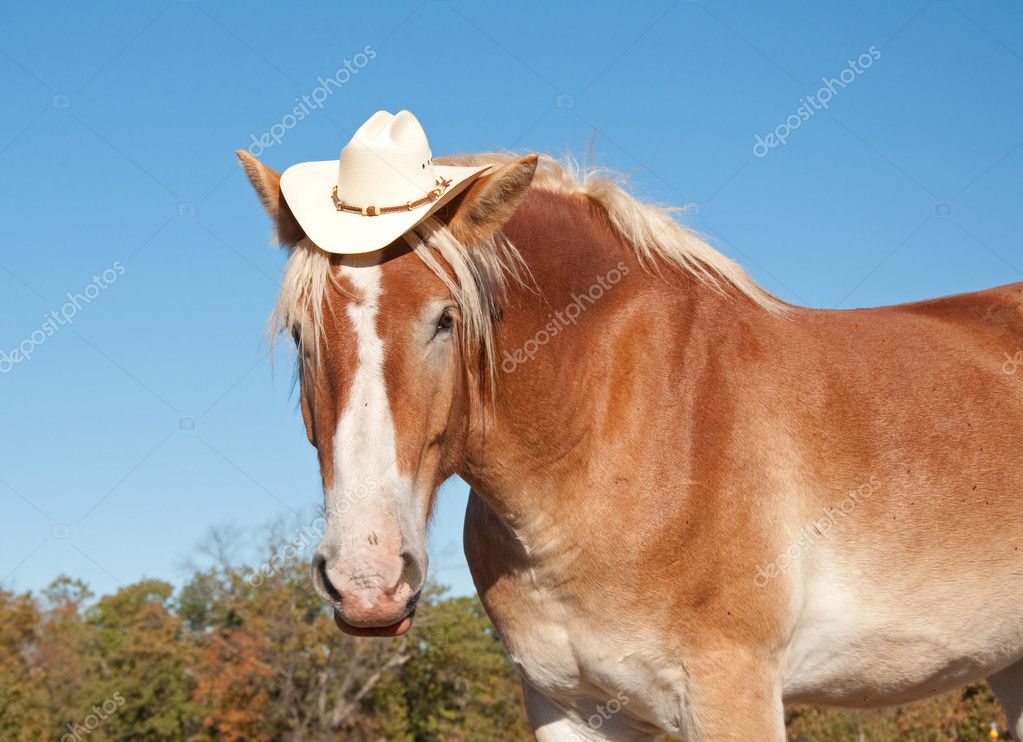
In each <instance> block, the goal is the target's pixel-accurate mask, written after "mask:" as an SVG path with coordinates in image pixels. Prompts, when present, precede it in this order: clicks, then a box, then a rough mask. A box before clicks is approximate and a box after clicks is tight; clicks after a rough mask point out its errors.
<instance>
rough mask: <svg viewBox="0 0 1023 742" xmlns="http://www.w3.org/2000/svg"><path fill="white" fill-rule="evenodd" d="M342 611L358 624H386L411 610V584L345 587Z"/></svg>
mask: <svg viewBox="0 0 1023 742" xmlns="http://www.w3.org/2000/svg"><path fill="white" fill-rule="evenodd" d="M339 594H340V595H341V606H340V608H339V613H340V614H341V617H342V618H344V620H345V621H347V622H348V623H350V624H352V625H354V626H386V625H389V624H393V623H396V622H398V621H400V620H401V619H403V618H405V616H407V615H408V614H409V612H410V611H411V608H412V606H410V605H409V601H410V600H411V599H412V588H410V587H409V586H408V584H407V583H404V582H403V583H401V584H399V585H398V586H397V587H390V588H380V587H370V588H355V589H352V590H341V591H339Z"/></svg>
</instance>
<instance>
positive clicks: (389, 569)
mask: <svg viewBox="0 0 1023 742" xmlns="http://www.w3.org/2000/svg"><path fill="white" fill-rule="evenodd" d="M238 155H239V157H240V159H241V162H242V166H243V168H244V170H245V172H246V173H247V175H248V178H249V180H250V181H251V183H252V185H253V187H254V188H255V190H256V192H257V194H258V196H259V198H260V199H261V201H262V203H263V205H264V207H265V209H266V211H267V212H268V214H269V216H270V217H271V220H272V222H273V224H274V227H275V230H276V235H277V238H278V241H279V242H280V243H281V244H283V245H284V246H285V247H286V249H287V251H288V258H287V264H286V267H285V269H284V274H283V280H282V286H281V292H280V296H279V299H278V302H277V305H276V308H275V310H274V312H273V318H272V323H273V326H274V327H275V328H277V329H279V330H281V331H283V332H287V333H290V334H291V335H292V336H293V337H294V339H295V342H296V347H297V356H298V369H297V376H298V379H299V387H300V405H301V410H302V416H303V419H304V421H305V426H306V432H307V434H308V437H309V441H310V442H311V443H312V445H313V446H315V448H316V451H317V455H318V459H319V465H320V471H321V475H322V480H323V489H324V500H325V511H326V514H327V524H326V528H325V530H324V534H323V540H322V543H321V544H320V545H319V546H318V548H317V550H316V553H315V556H314V558H313V565H312V570H313V583H314V585H315V589H316V590H317V592H318V593H319V594H320V595H321V596H322V597H323V599H324V600H325V601H326V602H327V604H328V605H329V606H330V607H331V608H332V609H333V611H334V617H335V621H336V623H337V625H338V627H339V628H340V629H342V630H344V631H347V632H349V633H352V634H356V635H370V636H396V635H399V634H402V633H404V632H405V631H407V630H408V629H409V627H410V626H411V624H412V620H413V617H414V613H415V606H416V601H417V599H418V596H419V592H420V590H421V589H422V586H423V583H424V580H425V579H426V574H427V557H426V549H425V532H426V528H427V523H428V520H429V517H430V512H431V508H432V506H433V502H434V497H435V493H436V491H437V488H438V486H439V485H440V484H441V483H442V482H444V481H445V480H446V479H448V478H449V477H450V476H452V475H454V474H458V475H459V476H461V477H462V478H463V479H464V480H465V481H466V482H467V483H468V484H469V485H470V487H471V493H470V497H469V503H468V507H467V510H466V516H465V526H464V547H465V553H466V557H467V560H468V564H469V567H470V571H471V573H472V577H473V581H474V583H475V585H476V589H477V591H478V593H479V596H480V599H481V601H482V604H483V606H484V608H485V609H486V612H487V614H488V615H489V616H490V618H491V620H492V622H493V624H494V627H495V628H496V630H497V633H498V635H499V637H500V639H501V641H502V642H503V644H504V647H505V648H506V650H507V652H508V654H509V656H510V658H511V660H512V662H513V663H514V664H515V666H516V668H517V669H518V671H519V673H520V675H521V682H522V688H523V695H524V700H525V705H526V710H527V715H528V719H529V723H530V726H531V728H532V730H533V732H534V734H535V736H536V739H538V740H542V741H557V742H564V741H572V740H640V739H650V738H653V737H654V736H656V735H658V734H662V733H667V734H669V735H672V736H676V737H682V738H684V739H687V740H690V742H698V741H701V740H733V739H734V740H751V739H756V740H783V739H785V724H784V704H786V703H813V704H828V705H839V706H846V707H874V706H879V705H887V704H896V703H904V702H909V701H913V700H916V699H920V698H924V697H926V696H930V695H933V694H937V693H941V692H944V691H947V690H949V689H952V688H955V687H958V686H960V685H962V684H965V683H967V682H972V681H975V680H979V679H986V680H987V682H988V683H989V685H990V687H991V688H992V690H993V691H994V693H995V695H996V696H997V698H998V699H999V701H1000V703H1001V704H1002V706H1003V708H1004V710H1005V714H1006V716H1007V718H1008V720H1009V723H1010V725H1011V728H1012V730H1013V731H1014V733H1015V735H1016V738H1017V739H1023V457H1021V450H1023V373H1016V367H1017V366H1019V365H1023V364H1018V363H1015V360H1014V359H1019V358H1020V357H1021V356H1020V349H1021V348H1023V284H1020V283H1017V284H1012V285H1005V286H1001V287H998V288H991V289H989V290H985V291H979V292H976V293H966V294H960V295H956V296H949V297H945V298H939V299H933V300H928V301H919V302H915V303H911V304H903V305H898V306H887V307H880V308H871V309H856V310H842V311H839V310H818V309H810V308H803V307H799V306H795V305H792V304H789V303H786V302H784V301H781V300H780V299H778V298H776V297H774V296H773V295H771V294H770V293H768V292H767V291H765V290H764V289H762V288H761V287H760V286H759V285H758V284H756V283H755V282H754V281H753V280H752V279H751V278H750V277H749V276H748V275H747V274H746V273H745V272H744V271H743V270H742V268H740V267H739V265H737V264H736V263H735V262H733V261H732V260H730V259H728V258H727V257H725V256H724V255H723V254H722V253H720V252H719V251H718V250H716V249H715V248H713V247H712V246H711V245H710V244H708V242H707V241H705V240H704V239H702V238H701V237H700V236H699V235H698V234H696V233H695V232H694V231H692V230H690V229H689V228H687V227H685V226H683V225H682V224H681V223H679V222H678V221H676V220H674V219H673V218H672V216H671V213H670V211H668V210H666V209H663V208H661V207H657V206H653V205H650V204H647V203H644V202H642V201H640V200H638V199H637V198H635V197H634V196H632V195H630V194H629V193H628V192H627V191H626V190H625V189H624V188H623V187H622V184H621V182H620V180H621V179H620V178H616V177H614V176H613V174H608V173H602V172H598V171H593V170H589V169H583V168H579V167H578V166H573V165H572V163H570V162H569V163H561V162H559V161H555V160H553V159H551V158H548V157H539V156H537V155H535V154H533V155H526V156H519V155H513V154H508V153H483V154H476V155H469V156H459V157H448V158H444V159H441V158H438V159H437V162H444V163H447V164H456V165H469V164H491V165H492V167H491V169H490V170H488V171H487V172H486V174H484V175H483V176H482V177H480V178H479V179H478V180H477V181H475V182H474V183H473V184H472V185H471V186H470V187H469V188H467V189H466V190H465V191H464V192H463V193H462V194H460V195H459V196H458V197H457V198H456V199H454V200H452V202H451V203H450V204H448V205H447V206H446V207H445V208H444V209H443V210H441V211H439V212H437V213H436V214H435V215H434V216H432V217H430V218H428V219H426V220H425V221H424V222H422V223H421V224H419V225H418V226H416V227H415V228H413V229H412V230H410V231H409V232H408V233H406V234H405V235H404V236H403V237H402V238H401V239H399V240H397V241H396V242H394V243H392V244H391V245H389V246H388V247H386V248H384V249H382V250H379V251H377V252H376V253H370V254H368V255H352V256H340V255H330V254H327V253H326V252H324V251H322V250H320V249H318V248H317V247H316V245H315V244H313V243H312V242H311V241H310V240H309V239H308V238H307V237H306V236H305V235H304V233H303V231H302V229H301V227H300V226H299V224H298V223H297V221H296V220H295V218H294V215H293V214H292V213H291V211H290V209H289V207H288V204H287V202H286V201H285V200H284V198H283V197H282V196H281V193H280V186H279V177H280V176H279V174H278V173H277V172H275V171H273V170H272V169H270V168H268V167H266V166H264V165H263V164H262V163H260V162H259V161H258V160H257V159H255V158H254V157H252V156H251V155H249V154H248V153H245V152H243V151H239V153H238ZM379 218H386V217H379Z"/></svg>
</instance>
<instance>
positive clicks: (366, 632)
mask: <svg viewBox="0 0 1023 742" xmlns="http://www.w3.org/2000/svg"><path fill="white" fill-rule="evenodd" d="M415 615H416V612H415V610H414V609H413V610H412V611H411V612H410V613H409V614H408V615H406V616H405V618H403V619H401V620H400V621H397V622H396V623H392V624H389V625H387V626H353V625H352V624H350V623H348V622H347V621H345V620H344V619H343V618H341V614H340V613H338V612H337V611H336V610H335V611H334V624H335V625H336V626H337V627H338V628H339V629H341V631H343V632H344V633H346V634H348V635H349V636H376V637H385V638H386V637H395V636H401V635H402V634H404V633H405V632H406V631H408V630H409V629H410V628H412V619H413V618H414V617H415Z"/></svg>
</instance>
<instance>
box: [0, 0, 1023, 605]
mask: <svg viewBox="0 0 1023 742" xmlns="http://www.w3.org/2000/svg"><path fill="white" fill-rule="evenodd" d="M0 12H2V17H3V22H2V23H0V94H2V99H3V116H0V174H2V179H3V180H2V186H0V218H2V221H3V225H4V235H3V238H4V240H5V244H4V247H3V248H2V250H0V316H2V317H3V319H2V321H0V351H2V352H3V353H4V354H6V355H0V372H2V373H0V409H2V410H3V415H4V418H3V420H4V423H5V424H4V425H3V426H2V429H0V513H2V515H0V584H2V585H4V586H5V587H7V588H12V587H13V588H17V589H36V588H39V587H41V586H43V585H45V584H46V583H47V582H49V581H50V580H51V579H52V578H53V577H54V576H56V575H57V574H59V573H61V572H65V573H69V574H72V575H75V576H79V577H82V578H84V579H86V580H88V581H89V582H90V583H91V584H92V585H93V586H94V588H95V589H97V590H99V591H109V590H112V589H115V588H116V587H117V585H118V584H127V583H129V582H131V581H134V580H136V579H138V578H140V577H142V576H155V577H163V578H168V579H171V580H173V581H179V580H180V579H181V578H182V577H183V575H184V574H185V572H184V571H183V568H182V563H183V561H184V560H185V559H187V558H188V557H190V556H192V555H193V553H194V550H195V546H196V544H197V543H198V542H199V541H200V540H201V539H202V538H203V537H204V535H205V534H206V533H207V532H208V531H209V529H210V528H211V527H214V526H223V525H225V524H229V525H231V526H232V527H234V528H235V529H237V530H238V531H239V532H240V533H241V534H242V539H243V545H244V541H245V540H246V539H251V540H255V539H256V538H257V537H258V534H259V532H260V529H261V528H262V527H263V526H264V524H266V523H267V522H269V521H272V520H275V519H277V518H280V517H282V516H285V517H287V518H289V519H292V520H293V521H294V522H296V523H301V522H302V521H303V519H305V522H308V521H309V520H311V515H310V514H311V513H312V512H313V509H314V508H315V507H316V506H317V504H318V503H319V502H320V498H321V494H320V491H319V481H318V473H317V468H316V463H315V457H314V452H313V450H312V449H311V447H310V446H309V445H308V443H307V442H306V440H305V435H304V432H303V428H302V422H301V416H300V414H299V412H298V410H297V408H296V398H295V396H294V395H292V394H291V359H290V355H289V352H288V349H287V348H286V347H284V346H283V344H282V346H281V352H279V353H278V361H277V363H276V369H272V368H271V365H270V361H269V358H268V356H267V352H268V349H269V347H268V344H267V343H266V342H264V340H263V327H264V321H265V317H266V315H267V313H268V311H269V309H270V307H271V305H272V303H273V300H274V296H275V291H276V286H277V281H278V276H279V275H280V270H281V267H282V265H283V256H282V254H281V253H280V252H279V251H277V250H276V249H274V248H273V247H271V246H270V245H269V238H268V232H269V224H268V221H267V219H266V217H265V216H264V215H263V213H262V211H261V209H260V207H259V205H258V203H257V201H256V199H255V197H254V196H253V194H252V193H251V191H250V188H249V185H248V183H247V182H246V181H245V179H244V177H243V176H242V174H241V173H240V171H239V170H238V168H237V165H236V162H235V158H234V155H233V154H232V151H233V150H234V149H235V148H237V147H245V146H248V145H249V144H250V143H251V142H252V140H253V137H255V138H256V139H259V138H260V137H262V136H263V135H264V133H269V132H271V131H275V132H277V133H278V134H280V136H278V137H277V138H278V139H279V142H274V143H273V145H272V146H271V147H269V148H266V149H265V151H264V152H263V153H262V157H263V159H264V161H265V162H266V163H267V164H269V165H271V166H273V167H276V168H278V169H284V168H285V167H287V166H288V165H290V164H293V163H295V162H302V161H307V160H320V159H329V158H332V157H335V156H336V155H337V152H338V150H339V148H340V147H341V146H343V145H344V144H345V142H346V141H347V140H348V138H349V136H350V134H351V132H352V131H353V130H354V129H355V128H357V126H358V125H359V124H360V123H361V122H362V121H363V120H364V119H365V118H367V117H368V116H369V115H370V114H371V113H373V112H374V111H376V110H377V109H380V108H388V109H390V110H391V111H397V110H399V109H401V108H408V109H410V110H412V111H413V112H415V113H416V115H417V116H418V117H419V118H420V120H421V121H422V122H423V124H424V126H425V128H426V130H427V132H428V134H429V135H430V140H431V145H432V148H433V151H434V153H435V154H438V155H439V154H443V153H452V152H459V151H473V150H485V149H493V148H501V149H516V150H522V151H539V152H547V153H551V154H555V155H558V154H564V153H566V152H574V153H576V154H581V153H583V152H584V151H585V150H586V148H587V147H588V146H590V145H591V144H592V146H593V148H594V151H595V153H596V157H597V160H598V162H599V163H600V164H602V165H604V166H607V167H611V168H615V169H619V170H621V171H623V172H626V173H628V174H629V175H630V176H631V182H632V187H633V189H634V190H635V192H637V193H638V194H639V195H641V196H642V197H644V198H647V199H650V200H653V201H658V202H661V203H669V204H676V205H684V204H689V205H690V209H689V212H688V215H687V216H686V217H685V219H686V220H687V222H688V223H690V224H691V225H692V226H693V227H695V228H697V229H699V230H701V231H703V232H704V233H705V234H707V235H709V236H710V237H712V238H713V239H714V241H715V243H716V244H718V245H719V246H720V247H721V249H722V250H723V251H724V252H726V253H728V254H729V255H732V256H733V257H736V258H737V259H739V260H740V261H741V262H742V263H743V264H744V265H745V266H746V267H747V268H748V270H749V271H750V272H751V273H752V274H753V276H754V277H755V278H757V279H758V280H759V281H760V282H762V283H763V284H764V285H765V286H766V287H767V288H768V289H770V290H771V291H774V292H775V293H777V294H779V295H780V296H781V297H783V298H784V299H787V300H789V301H793V302H796V303H800V304H807V305H812V306H826V307H854V306H869V305H876V304H885V303H895V302H901V301H909V300H914V299H921V298H925V297H929V296H936V295H940V294H947V293H954V292H959V291H970V290H975V289H980V288H984V287H987V286H992V285H996V284H1002V283H1009V282H1013V281H1019V280H1023V274H1021V272H1020V271H1021V269H1023V245H1021V241H1020V235H1021V234H1023V209H1021V208H1020V201H1021V199H1023V182H1021V172H1023V171H1021V165H1023V148H1021V144H1023V10H1021V8H1020V6H1019V4H1018V3H1014V2H1008V1H1006V2H985V1H981V2H969V3H967V2H941V1H934V2H922V1H921V0H913V1H912V2H899V1H894V2H893V1H890V0H889V1H885V2H880V1H874V2H861V3H855V4H847V3H801V2H779V3H755V2H746V3H740V2H726V1H721V0H704V1H703V2H670V1H664V0H648V1H645V2H641V3H628V4H625V3H610V2H593V1H588V2H556V3H550V2H517V3H496V2H494V3H490V2H487V3H468V2H458V1H457V0H425V2H389V3H386V4H385V3H363V4H355V5H352V4H345V7H344V8H342V7H341V6H339V5H338V4H337V3H303V4H301V5H299V4H285V3H255V2H245V3H243V2H228V1H226V0H216V1H214V0H172V1H171V2H168V3H164V2H140V1H136V2H130V3H129V2H122V3H90V4H81V3H59V4H55V3H47V2H39V3H18V4H16V5H15V4H8V5H7V6H5V8H4V9H3V11H0ZM871 47H873V48H874V49H875V50H876V52H877V56H876V59H873V60H872V61H871V64H870V65H869V67H865V68H864V67H863V66H861V67H860V69H859V71H853V72H847V73H846V77H847V78H848V77H849V76H850V75H851V76H852V77H851V78H850V81H849V82H848V83H847V84H845V85H844V87H843V86H835V85H834V84H832V86H831V87H832V88H833V89H834V91H837V92H832V94H831V95H827V94H823V95H822V94H820V93H818V91H819V89H820V88H821V87H822V85H824V83H823V82H822V78H839V79H840V75H841V74H842V73H843V70H846V69H847V68H849V66H850V60H853V61H855V60H857V59H858V58H859V57H860V55H862V54H869V53H870V52H869V50H870V49H871ZM367 48H368V50H369V51H372V55H370V54H369V51H367ZM360 53H361V54H365V55H366V57H365V58H363V57H357V56H356V55H359V54H360ZM370 56H371V57H372V58H370ZM346 61H348V62H349V66H348V68H346V67H345V63H346ZM363 62H364V63H363ZM339 70H343V71H344V72H343V73H342V74H340V75H338V71H339ZM352 70H354V72H353V71H352ZM331 76H335V77H338V78H340V79H342V80H343V81H344V84H343V85H340V86H337V85H332V86H331V91H330V94H329V95H327V96H323V95H322V93H321V94H316V93H315V92H314V91H315V90H316V89H317V88H318V87H319V86H321V83H320V82H319V80H320V78H327V77H331ZM304 95H307V96H314V95H319V97H320V98H322V99H323V105H322V108H314V109H310V110H309V113H308V115H306V116H304V118H303V120H301V121H292V120H291V119H288V118H286V116H287V115H288V114H289V113H290V112H291V111H292V109H293V108H294V107H295V106H296V105H297V103H296V99H298V100H299V101H300V100H301V99H302V96H304ZM807 96H811V97H813V100H815V101H817V102H818V103H819V102H820V101H821V100H822V99H823V98H824V97H829V98H830V100H829V101H827V103H828V105H827V107H826V108H824V107H822V106H821V107H820V108H819V110H818V108H817V107H815V106H814V105H812V104H811V103H807V102H806V98H807ZM800 106H808V107H809V108H808V109H807V110H811V109H812V113H811V114H808V115H806V116H805V118H800V114H799V109H800ZM792 116H794V117H795V118H790V117H792ZM787 120H788V121H789V122H790V123H791V124H792V126H789V124H786V121H787ZM797 121H798V127H796V126H795V124H796V122H797ZM275 125H277V127H276V129H275V128H274V127H275ZM778 127H782V128H781V129H779V132H780V133H781V134H782V135H784V136H785V138H786V142H785V143H784V144H780V143H779V144H777V146H774V147H771V148H767V149H766V152H764V151H763V150H761V152H759V153H754V149H753V148H754V143H755V142H756V141H757V139H756V137H758V136H761V137H765V136H766V135H767V134H768V133H770V132H774V131H775V130H776V129H778ZM786 128H787V129H788V131H787V135H786ZM757 154H763V156H757ZM105 272H106V273H105ZM69 293H70V294H71V295H72V296H74V295H75V294H81V297H79V298H78V299H77V302H76V303H74V304H73V306H72V307H71V308H70V309H69V308H68V307H67V306H65V305H66V304H67V303H68V302H69V299H68V294H69ZM82 297H84V298H82ZM51 312H57V313H58V315H59V316H60V319H59V320H58V319H55V318H54V317H53V315H51ZM61 312H64V314H63V315H62V314H60V313H61ZM65 315H68V316H70V320H67V321H65V320H64V316H65ZM26 343H27V344H26ZM22 346H24V347H25V348H27V349H28V351H29V352H30V354H31V357H29V358H21V357H18V356H15V358H17V361H14V360H11V358H12V357H11V353H12V351H14V350H15V349H18V348H19V347H22ZM4 358H7V359H8V362H5V361H4ZM920 362H921V363H927V359H926V358H921V359H920ZM465 495H466V489H465V486H464V484H462V483H460V482H457V481H453V482H450V483H449V484H448V485H446V486H445V488H444V491H443V492H442V493H441V496H440V498H439V505H438V509H437V514H436V518H435V522H434V524H433V531H432V536H431V551H432V553H433V566H434V567H435V571H434V574H435V576H436V577H437V578H438V579H439V580H441V581H442V582H445V583H447V584H449V585H451V586H452V587H453V588H454V589H455V590H456V591H457V592H468V591H471V590H472V586H471V581H470V580H469V578H468V574H467V571H466V569H465V566H464V561H463V558H462V556H461V547H460V543H461V523H462V512H463V508H464V502H465Z"/></svg>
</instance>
